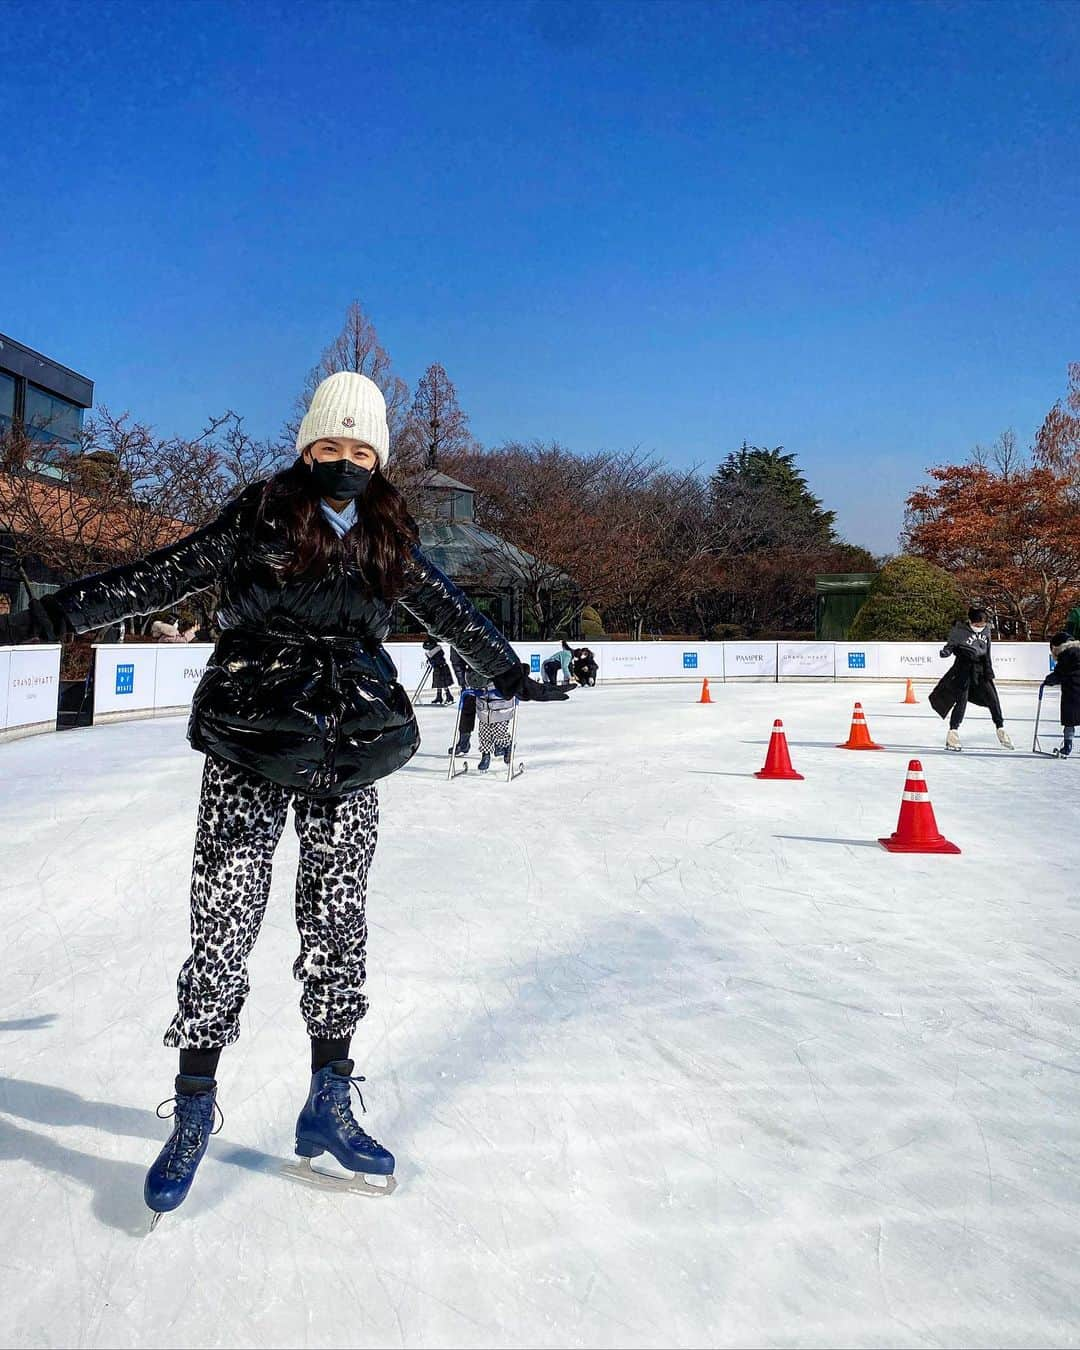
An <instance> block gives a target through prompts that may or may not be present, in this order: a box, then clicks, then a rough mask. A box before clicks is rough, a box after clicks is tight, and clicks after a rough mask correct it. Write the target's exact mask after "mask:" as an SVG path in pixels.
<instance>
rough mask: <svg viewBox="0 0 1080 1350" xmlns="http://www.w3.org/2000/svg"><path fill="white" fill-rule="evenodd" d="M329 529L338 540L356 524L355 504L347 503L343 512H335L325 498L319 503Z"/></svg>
mask: <svg viewBox="0 0 1080 1350" xmlns="http://www.w3.org/2000/svg"><path fill="white" fill-rule="evenodd" d="M319 505H320V506H321V507H322V512H323V515H324V516H325V517H326V519H327V520H328V521H329V522H330V528H331V529H332V530H333V531H334V533H335V534H336V535H337V537H338V538H339V539H340V538H342V536H343V535H345V534H346V533H347V532H348V531H349V530H351V529H352V527H353V526H354V525H355V524H356V503H355V502H347V503H346V505H345V510H344V511H335V510H334V508H333V507H332V506H331V505H330V503H329V502H328V501H327V500H326V498H325V497H323V498H322V500H321V501H320V502H319Z"/></svg>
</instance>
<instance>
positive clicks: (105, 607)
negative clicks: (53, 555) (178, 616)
mask: <svg viewBox="0 0 1080 1350" xmlns="http://www.w3.org/2000/svg"><path fill="white" fill-rule="evenodd" d="M254 495H255V488H254V487H252V488H249V489H248V490H247V491H246V492H244V493H242V494H241V496H239V497H237V498H236V499H235V500H234V501H231V502H230V503H229V504H228V505H227V506H226V507H225V508H224V509H223V510H222V511H221V513H220V514H219V515H218V517H217V519H216V520H213V521H211V522H210V524H209V525H204V526H203V527H202V529H199V530H195V531H194V533H192V534H189V535H185V536H184V538H183V539H178V540H177V541H176V542H175V543H173V544H166V546H165V547H164V548H159V549H155V550H154V552H153V553H149V554H147V556H146V557H145V558H138V559H136V560H135V562H129V563H122V564H121V565H120V566H119V567H111V568H110V569H109V570H108V571H107V572H98V573H97V574H96V575H95V576H89V577H83V578H82V579H81V580H80V581H72V582H69V583H68V585H66V586H61V587H60V589H59V590H58V591H55V592H54V593H53V594H52V595H51V596H50V597H49V598H50V599H51V600H52V601H53V602H54V604H55V605H57V606H59V608H60V609H61V610H62V612H63V615H64V618H65V620H66V621H67V622H68V623H69V624H70V625H71V627H72V628H73V629H74V630H75V632H77V633H85V632H87V631H88V630H89V629H92V628H104V627H105V625H106V624H110V623H116V622H118V621H119V620H120V619H127V618H130V617H131V616H132V615H135V614H153V613H155V612H156V611H157V610H159V609H166V608H168V606H170V605H174V604H176V603H177V602H178V601H180V600H183V599H184V598H185V596H188V595H194V594H195V592H196V591H202V590H205V589H206V588H207V587H208V586H212V585H213V584H214V582H215V581H217V580H218V579H219V578H220V576H221V574H222V571H223V570H224V568H225V567H226V565H227V564H228V563H229V561H230V560H231V558H232V556H233V553H234V552H235V549H236V543H237V540H238V538H239V534H240V527H239V516H240V513H241V509H242V506H243V504H244V503H245V502H247V501H250V500H251V499H252V498H253V496H254Z"/></svg>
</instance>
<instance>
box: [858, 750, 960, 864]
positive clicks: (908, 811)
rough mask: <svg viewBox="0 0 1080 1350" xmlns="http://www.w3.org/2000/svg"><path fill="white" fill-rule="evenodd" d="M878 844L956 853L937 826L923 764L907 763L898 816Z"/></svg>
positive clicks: (907, 850)
mask: <svg viewBox="0 0 1080 1350" xmlns="http://www.w3.org/2000/svg"><path fill="white" fill-rule="evenodd" d="M878 843H879V844H880V845H881V846H882V847H883V848H887V849H888V850H889V852H890V853H959V852H960V850H959V849H958V848H957V847H956V845H955V844H950V843H949V841H948V839H946V838H945V836H944V835H943V834H942V833H941V831H940V830H939V829H938V827H937V821H936V820H935V819H934V808H933V807H932V806H931V805H930V794H929V792H927V790H926V779H925V777H924V776H923V767H922V765H921V764H920V763H919V761H918V760H917V759H913V760H912V761H911V763H910V764H909V765H908V770H907V781H906V782H905V784H904V796H903V798H902V800H901V802H900V819H899V820H898V821H897V822H896V829H895V831H894V832H893V833H892V834H891V835H889V837H888V839H879V840H878Z"/></svg>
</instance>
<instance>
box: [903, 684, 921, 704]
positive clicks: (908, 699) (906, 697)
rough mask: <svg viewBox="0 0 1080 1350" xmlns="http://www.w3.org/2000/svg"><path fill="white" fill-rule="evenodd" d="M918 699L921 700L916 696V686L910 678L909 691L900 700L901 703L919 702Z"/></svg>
mask: <svg viewBox="0 0 1080 1350" xmlns="http://www.w3.org/2000/svg"><path fill="white" fill-rule="evenodd" d="M918 701H919V700H918V699H917V698H916V697H915V686H914V685H913V684H912V683H911V681H910V679H909V680H908V682H907V693H906V694H905V695H904V697H903V698H902V699H901V700H900V702H901V703H918Z"/></svg>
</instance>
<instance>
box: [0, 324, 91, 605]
mask: <svg viewBox="0 0 1080 1350" xmlns="http://www.w3.org/2000/svg"><path fill="white" fill-rule="evenodd" d="M93 403H94V385H93V381H92V380H88V379H87V378H86V376H85V375H78V374H76V372H75V371H73V370H69V369H68V367H67V366H62V365H60V363H59V362H58V361H53V360H51V359H50V358H49V357H47V356H43V355H42V354H41V352H36V351H34V350H33V348H32V347H26V346H24V345H23V344H22V343H21V342H16V341H15V339H14V338H10V337H7V336H6V335H5V334H3V333H0V436H2V435H3V434H4V433H5V432H6V431H8V430H10V429H11V428H12V427H16V428H19V429H20V430H22V431H24V432H25V433H26V435H27V436H29V437H30V438H31V440H32V441H34V442H35V445H36V446H39V447H40V450H38V449H35V451H34V460H33V464H32V469H33V472H34V473H35V474H38V475H40V477H41V478H42V479H46V480H47V479H49V478H54V479H56V478H59V477H60V471H59V469H58V468H56V466H55V463H54V461H55V459H56V452H57V450H58V449H59V448H61V447H63V448H74V447H76V446H77V445H78V444H79V435H80V432H81V430H82V424H83V416H84V415H85V413H86V411H87V409H88V408H91V407H93ZM4 525H5V522H4V520H3V519H0V593H3V594H5V595H6V596H7V597H8V599H9V600H10V601H11V603H12V604H13V606H14V607H15V608H16V609H19V608H22V607H23V606H24V605H25V604H26V603H27V600H28V596H27V594H26V587H25V585H24V583H23V580H22V576H23V573H26V574H28V575H29V577H30V580H31V581H32V583H33V584H34V589H35V591H38V592H39V593H44V592H46V591H49V590H52V589H54V588H55V584H56V582H57V580H58V578H56V577H54V576H53V575H52V573H51V572H50V570H49V569H48V568H45V567H43V566H42V565H41V564H39V563H38V562H36V560H32V559H31V560H27V562H26V564H25V566H24V567H23V568H22V569H21V570H20V568H19V567H18V566H17V565H16V563H15V560H14V559H15V553H14V550H13V549H12V547H11V539H10V536H8V535H7V534H6V532H5V528H4Z"/></svg>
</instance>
